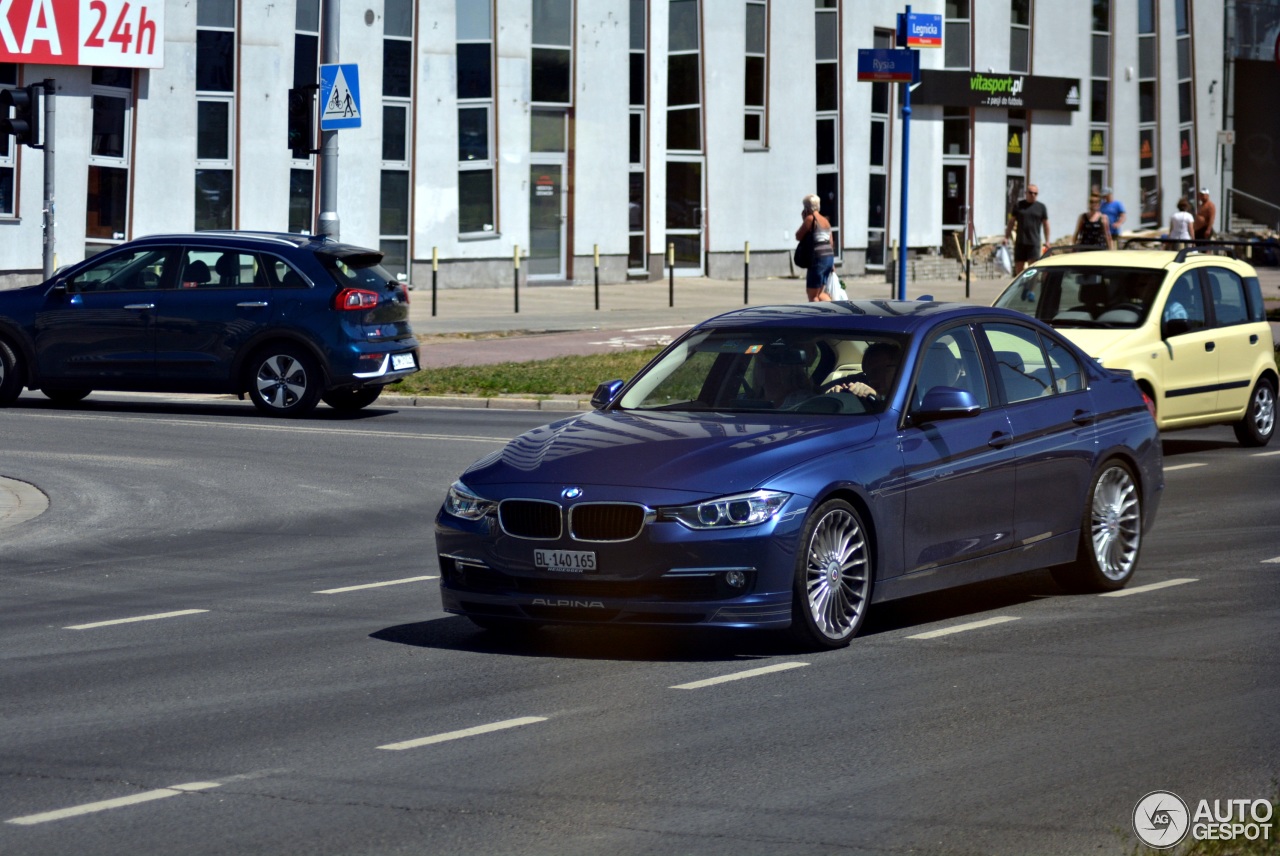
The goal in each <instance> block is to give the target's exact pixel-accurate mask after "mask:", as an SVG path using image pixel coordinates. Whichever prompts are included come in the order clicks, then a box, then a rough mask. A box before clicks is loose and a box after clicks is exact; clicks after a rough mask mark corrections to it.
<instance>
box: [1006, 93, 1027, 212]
mask: <svg viewBox="0 0 1280 856" xmlns="http://www.w3.org/2000/svg"><path fill="white" fill-rule="evenodd" d="M1005 139H1006V140H1007V142H1006V143H1005V182H1004V187H1005V200H1004V210H1005V218H1006V219H1007V218H1008V216H1009V214H1010V212H1012V211H1013V206H1014V204H1015V203H1017V202H1018V200H1020V199H1022V198H1023V196H1024V190H1025V188H1026V186H1027V114H1026V113H1025V112H1024V111H1022V110H1010V111H1009V125H1008V131H1007V132H1006V135H1005Z"/></svg>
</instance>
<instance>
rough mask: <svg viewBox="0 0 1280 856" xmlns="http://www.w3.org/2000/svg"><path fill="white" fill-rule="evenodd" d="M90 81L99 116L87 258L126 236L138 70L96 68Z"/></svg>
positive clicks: (87, 217) (91, 165) (87, 221)
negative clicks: (134, 86)
mask: <svg viewBox="0 0 1280 856" xmlns="http://www.w3.org/2000/svg"><path fill="white" fill-rule="evenodd" d="M90 79H91V83H92V86H91V95H90V105H91V107H92V111H93V118H92V133H91V136H90V142H89V176H88V198H87V205H86V209H85V237H86V239H87V240H86V245H87V250H86V254H91V253H93V252H97V251H99V250H102V249H104V247H105V246H106V245H108V244H109V243H111V242H115V241H123V240H124V239H125V238H126V233H127V231H128V221H129V155H130V150H131V148H132V143H131V140H130V132H131V129H132V124H133V123H132V121H131V120H132V108H133V72H132V71H130V70H129V69H120V68H95V69H93V71H92V72H91V75H90ZM95 245H96V247H95Z"/></svg>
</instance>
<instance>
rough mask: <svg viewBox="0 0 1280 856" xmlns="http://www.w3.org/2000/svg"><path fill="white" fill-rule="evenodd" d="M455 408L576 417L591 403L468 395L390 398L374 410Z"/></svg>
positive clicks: (383, 397) (384, 397)
mask: <svg viewBox="0 0 1280 856" xmlns="http://www.w3.org/2000/svg"><path fill="white" fill-rule="evenodd" d="M379 405H389V406H393V407H454V408H463V409H467V410H541V411H546V412H549V413H578V412H581V411H585V410H590V409H591V402H590V401H588V400H587V399H579V398H522V397H519V396H497V397H495V398H481V397H480V396H470V395H392V394H383V395H380V396H378V400H377V402H376V403H375V405H374V406H375V407H377V406H379Z"/></svg>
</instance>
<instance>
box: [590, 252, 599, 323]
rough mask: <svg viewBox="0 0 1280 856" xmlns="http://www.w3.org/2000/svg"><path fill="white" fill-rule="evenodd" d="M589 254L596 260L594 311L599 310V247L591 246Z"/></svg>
mask: <svg viewBox="0 0 1280 856" xmlns="http://www.w3.org/2000/svg"><path fill="white" fill-rule="evenodd" d="M591 247H592V249H591V254H592V256H593V257H594V258H595V260H596V309H597V310H599V309H600V245H599V244H592V245H591Z"/></svg>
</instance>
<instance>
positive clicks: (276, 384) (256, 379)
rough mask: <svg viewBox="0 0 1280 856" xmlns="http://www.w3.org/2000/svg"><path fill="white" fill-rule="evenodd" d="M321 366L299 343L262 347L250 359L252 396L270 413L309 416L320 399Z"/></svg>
mask: <svg viewBox="0 0 1280 856" xmlns="http://www.w3.org/2000/svg"><path fill="white" fill-rule="evenodd" d="M322 384H323V381H322V378H321V377H320V367H319V366H318V365H317V364H316V361H315V360H314V359H313V358H312V357H311V355H310V354H309V353H307V352H306V351H304V350H303V349H302V348H300V347H298V346H297V345H275V346H273V347H269V348H264V349H263V350H261V351H259V352H258V353H257V354H256V355H255V356H254V358H253V360H252V361H251V362H250V363H249V397H250V398H251V399H253V403H254V405H255V406H256V407H257V408H258V410H260V411H262V412H263V413H265V414H267V415H268V416H280V417H284V418H294V417H298V416H305V415H306V414H308V413H310V412H311V411H312V410H313V409H315V406H316V404H317V403H318V402H319V401H320V388H321V386H322Z"/></svg>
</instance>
